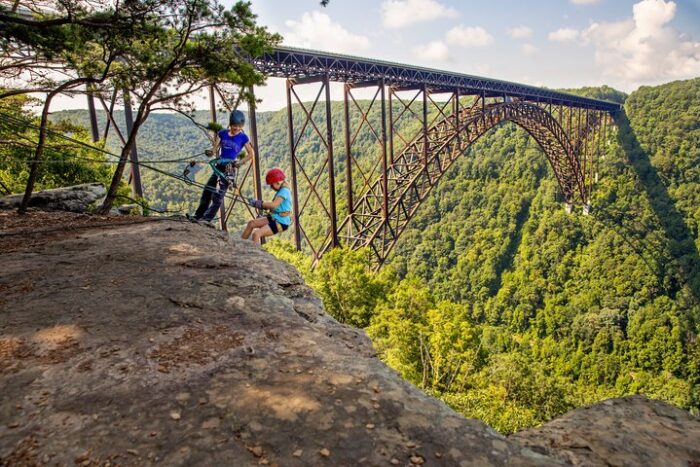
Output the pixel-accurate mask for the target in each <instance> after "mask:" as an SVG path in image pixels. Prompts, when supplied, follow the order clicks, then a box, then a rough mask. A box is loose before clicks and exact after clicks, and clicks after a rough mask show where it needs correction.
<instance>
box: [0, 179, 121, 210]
mask: <svg viewBox="0 0 700 467" xmlns="http://www.w3.org/2000/svg"><path fill="white" fill-rule="evenodd" d="M106 194H107V190H106V189H105V186H104V185H103V184H101V183H85V184H83V185H75V186H69V187H63V188H54V189H51V190H43V191H37V192H35V193H33V194H32V197H31V199H30V200H29V207H33V208H37V209H43V210H47V211H71V212H85V211H87V210H88V208H89V207H90V205H91V204H92V203H94V202H95V201H97V200H99V199H102V198H104V196H105V195H106ZM23 197H24V194H16V195H9V196H5V197H2V198H0V209H17V208H18V207H19V205H20V203H21V202H22V198H23Z"/></svg>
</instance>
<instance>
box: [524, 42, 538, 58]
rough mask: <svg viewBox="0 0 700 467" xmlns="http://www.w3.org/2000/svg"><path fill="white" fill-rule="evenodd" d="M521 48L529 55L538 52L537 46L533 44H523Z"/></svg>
mask: <svg viewBox="0 0 700 467" xmlns="http://www.w3.org/2000/svg"><path fill="white" fill-rule="evenodd" d="M520 50H521V51H522V52H523V53H524V54H525V55H527V56H532V55H535V54H536V53H537V47H535V46H534V45H532V44H523V45H521V46H520Z"/></svg>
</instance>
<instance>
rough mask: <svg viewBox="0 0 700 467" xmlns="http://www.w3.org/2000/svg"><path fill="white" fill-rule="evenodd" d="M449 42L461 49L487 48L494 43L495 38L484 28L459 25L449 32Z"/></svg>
mask: <svg viewBox="0 0 700 467" xmlns="http://www.w3.org/2000/svg"><path fill="white" fill-rule="evenodd" d="M447 42H448V43H450V44H452V45H459V46H461V47H486V46H487V45H491V44H492V43H493V36H491V34H489V33H488V32H487V31H486V29H484V28H482V27H478V26H477V27H465V26H462V25H459V26H456V27H454V28H452V29H450V30H449V31H447Z"/></svg>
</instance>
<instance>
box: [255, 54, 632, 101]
mask: <svg viewBox="0 0 700 467" xmlns="http://www.w3.org/2000/svg"><path fill="white" fill-rule="evenodd" d="M254 63H255V65H256V66H257V68H258V69H259V70H260V71H262V72H264V73H265V74H267V75H268V76H274V77H278V78H295V79H297V80H307V79H308V80H313V79H318V78H320V77H323V76H325V75H326V74H327V75H328V77H329V79H330V80H331V81H343V82H349V83H365V82H368V81H372V82H377V81H379V80H382V79H383V80H384V82H385V83H386V84H387V85H393V86H397V87H399V88H406V89H419V88H420V87H422V86H423V85H425V86H427V87H428V89H429V90H430V91H431V92H457V91H459V93H460V94H462V95H480V94H482V93H483V94H484V95H485V96H486V97H502V96H508V97H517V98H521V99H526V100H528V101H531V102H539V103H545V104H550V103H551V104H553V105H565V106H569V107H579V108H587V109H594V110H603V111H606V112H616V111H618V110H620V104H617V103H615V102H609V101H603V100H598V99H590V98H587V97H580V96H575V95H573V94H567V93H564V92H557V91H553V90H550V89H545V88H538V87H535V86H528V85H526V84H518V83H511V82H508V81H501V80H497V79H491V78H482V77H479V76H472V75H465V74H460V73H454V72H450V71H442V70H435V69H431V68H423V67H417V66H411V65H403V64H400V63H392V62H385V61H380V60H371V59H368V58H360V57H353V56H349V55H339V54H333V53H329V52H319V51H315V50H304V49H297V48H292V47H278V48H276V49H274V51H273V52H271V53H268V54H265V55H264V56H262V57H259V58H256V59H254Z"/></svg>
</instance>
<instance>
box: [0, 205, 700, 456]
mask: <svg viewBox="0 0 700 467" xmlns="http://www.w3.org/2000/svg"><path fill="white" fill-rule="evenodd" d="M10 215H11V214H7V216H10ZM12 215H14V214H12ZM47 215H48V214H47ZM50 215H51V216H56V217H58V216H59V213H55V214H50ZM60 215H61V216H64V217H65V216H66V214H60ZM15 216H16V215H15ZM24 218H30V216H24ZM0 220H2V219H0ZM21 222H24V220H23V218H19V217H18V218H16V219H13V220H12V222H9V223H8V225H14V227H13V228H15V229H21V231H22V232H32V229H31V228H28V226H26V225H21ZM44 222H46V221H44ZM56 224H59V223H58V222H55V223H54V225H53V226H54V229H53V230H54V232H52V234H51V236H50V237H48V236H47V235H46V234H45V233H44V234H41V233H37V234H31V233H29V234H27V236H26V238H24V237H23V238H22V239H21V240H22V241H18V239H16V238H15V237H13V236H12V235H9V236H6V237H0V250H2V251H3V252H6V253H4V254H3V269H2V273H1V275H0V290H2V294H0V310H2V311H0V388H2V397H1V398H0V465H36V464H40V463H45V464H50V465H75V464H77V465H104V464H107V463H108V462H109V463H111V464H112V465H115V464H116V465H154V464H159V465H188V466H189V465H202V466H205V465H206V466H209V465H232V466H254V465H260V464H268V465H278V466H315V465H337V466H354V465H369V466H375V465H404V466H405V465H420V463H421V462H424V465H433V466H435V465H444V466H472V465H473V466H501V465H509V466H535V465H548V466H549V465H569V464H570V463H571V462H572V461H571V459H570V458H568V457H566V455H563V454H561V452H559V451H557V450H548V449H543V448H541V446H540V445H538V444H537V443H531V442H530V441H529V440H526V439H525V438H523V437H522V436H520V435H518V436H516V437H513V438H511V439H508V438H505V437H503V436H501V435H499V434H498V433H496V432H495V431H494V430H492V429H491V428H489V427H488V426H486V425H485V424H484V423H482V422H480V421H478V420H470V419H465V418H464V417H462V416H461V415H459V414H457V413H456V412H454V411H453V410H451V409H450V408H449V407H447V406H446V405H445V404H443V403H442V402H440V401H438V400H436V399H434V398H432V397H429V396H427V395H425V394H424V393H423V392H422V391H420V390H419V389H418V388H416V387H414V386H412V385H410V384H409V383H407V382H406V381H404V380H402V379H401V378H400V377H399V376H398V375H397V374H396V372H394V371H393V370H391V369H390V368H388V367H386V366H385V365H384V364H383V363H382V362H381V361H379V360H378V359H377V357H376V355H375V352H374V350H373V349H372V345H371V342H370V341H369V339H368V338H367V336H366V335H365V334H364V333H363V332H362V331H361V330H357V329H354V328H351V327H348V326H345V325H342V324H339V323H338V322H336V321H335V320H333V319H332V318H331V317H330V316H328V315H327V314H326V313H325V312H324V310H323V307H322V305H321V302H320V301H319V299H318V298H317V297H316V296H315V295H314V293H313V292H312V291H311V290H310V289H309V288H308V287H307V286H306V285H305V284H304V283H303V280H302V278H301V277H300V275H299V273H298V272H297V271H296V270H295V269H294V268H293V267H291V266H289V265H287V264H285V263H282V262H280V261H277V260H275V259H274V258H273V257H272V256H270V255H269V254H267V253H266V252H264V251H262V250H260V249H259V248H258V247H256V246H254V245H253V244H252V242H244V241H241V240H239V239H236V238H234V239H228V238H227V237H226V236H225V235H224V234H222V233H220V232H218V231H214V230H211V229H207V228H205V227H202V226H199V225H196V224H192V223H189V222H186V221H185V222H180V221H177V220H158V219H150V220H147V221H144V222H141V223H138V224H131V225H123V224H122V225H119V224H114V225H110V226H109V227H105V226H101V227H91V228H90V227H88V226H85V228H83V229H81V230H76V229H69V230H66V231H65V233H63V234H60V233H57V232H55V230H56V229H55V228H56V227H58V225H56ZM5 230H7V229H5ZM10 233H11V232H10ZM3 242H5V243H7V245H3ZM9 242H14V243H13V244H12V248H8V246H9ZM601 407H602V409H603V410H605V409H606V408H607V406H601ZM654 407H657V406H654ZM658 407H663V405H659V406H658ZM657 409H658V408H657ZM658 410H661V409H658ZM674 410H676V409H674ZM674 414H675V412H674ZM625 416H627V417H629V421H628V427H629V429H630V430H632V428H633V426H634V425H633V424H634V422H635V416H633V414H631V413H626V414H625ZM674 416H676V417H681V416H680V415H677V414H675V415H674ZM649 417H652V418H653V414H652V413H651V412H649ZM652 418H649V420H651V419H652ZM645 420H646V419H645ZM684 420H685V421H684V423H687V425H686V427H685V429H686V430H687V431H686V433H688V435H687V436H685V437H684V434H683V432H682V431H678V432H674V434H673V436H674V438H673V440H674V443H676V444H674V446H675V445H683V446H686V448H687V447H689V446H691V447H692V446H693V438H692V437H691V436H695V433H696V431H694V430H697V421H695V422H692V421H691V420H690V419H687V420H686V419H684ZM595 422H596V420H589V421H588V423H589V426H591V427H595V426H596V425H595ZM657 422H658V423H659V424H660V425H659V426H662V425H663V424H672V423H673V422H672V421H671V420H670V419H668V417H667V416H666V415H659V416H658V420H657ZM585 423H586V422H585V420H582V421H581V424H582V426H584V425H585ZM692 423H695V425H692ZM693 427H694V428H693ZM613 428H614V427H606V429H609V430H610V429H613ZM674 429H675V425H674ZM630 433H631V431H630ZM638 433H643V429H642V427H640V428H639V430H638ZM655 433H659V436H660V437H659V438H657V439H656V440H651V439H649V438H644V439H647V443H646V444H647V446H645V445H644V443H642V442H641V441H640V442H639V443H638V444H637V445H638V449H639V450H640V452H642V453H648V455H650V456H654V455H660V454H659V453H661V452H662V451H660V450H654V449H652V447H651V445H652V444H654V443H657V444H663V443H664V442H666V439H665V438H663V436H665V435H666V434H667V433H668V432H667V431H655ZM600 436H601V437H603V436H604V435H603V434H601V435H600ZM630 436H632V435H631V434H630ZM640 436H641V435H640ZM542 439H546V438H545V437H542ZM641 439H642V438H640V440H641ZM669 439H671V438H669ZM625 441H627V439H625ZM527 446H532V447H533V449H530V448H529V447H527ZM619 449H620V451H622V450H624V447H623V446H620V447H619ZM630 455H631V454H630ZM651 458H652V459H653V457H651ZM630 459H636V458H635V457H630ZM412 462H413V463H412ZM596 462H597V461H596ZM591 465H605V464H600V463H593V464H591Z"/></svg>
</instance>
